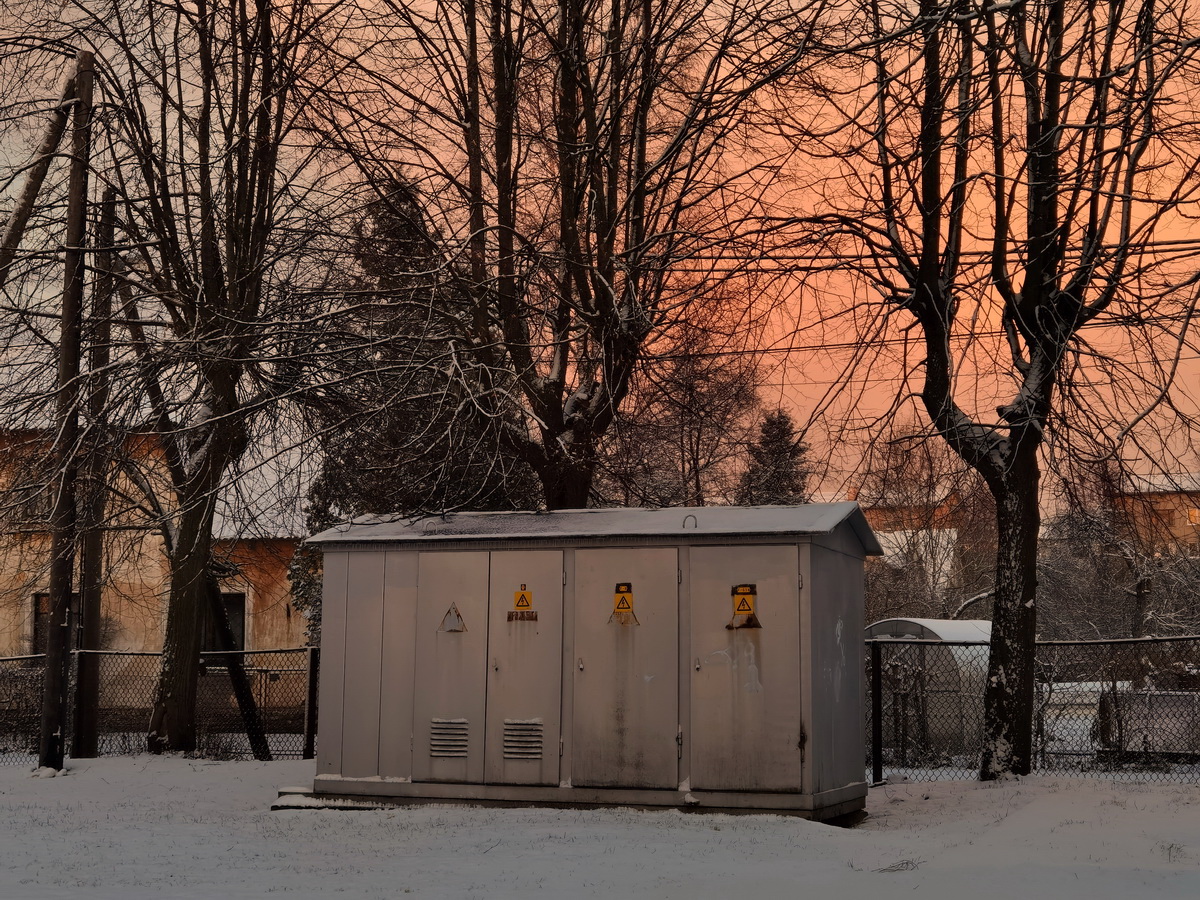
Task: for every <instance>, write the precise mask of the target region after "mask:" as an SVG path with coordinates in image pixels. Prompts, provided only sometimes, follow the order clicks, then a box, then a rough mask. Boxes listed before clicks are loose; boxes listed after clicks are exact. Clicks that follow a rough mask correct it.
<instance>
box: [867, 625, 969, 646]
mask: <svg viewBox="0 0 1200 900" xmlns="http://www.w3.org/2000/svg"><path fill="white" fill-rule="evenodd" d="M866 635H867V637H868V638H876V637H892V638H919V639H921V640H926V641H964V642H970V643H987V642H989V641H990V640H991V639H992V623H991V622H989V621H988V620H987V619H880V620H879V621H878V622H875V623H873V624H871V625H868V626H867V628H866Z"/></svg>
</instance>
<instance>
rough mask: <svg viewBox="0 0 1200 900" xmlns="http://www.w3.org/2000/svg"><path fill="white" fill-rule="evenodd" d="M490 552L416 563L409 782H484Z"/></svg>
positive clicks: (429, 556)
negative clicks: (413, 694) (411, 759)
mask: <svg viewBox="0 0 1200 900" xmlns="http://www.w3.org/2000/svg"><path fill="white" fill-rule="evenodd" d="M487 639H488V554H487V553H486V552H461V553H459V552H440V553H438V552H429V553H421V554H420V558H419V560H418V563H417V633H416V676H415V679H414V686H415V690H416V697H415V699H414V704H413V706H414V712H413V780H414V781H455V782H475V783H478V782H481V781H483V747H484V732H483V725H484V705H485V698H486V692H487V691H486V686H487V674H486V673H487Z"/></svg>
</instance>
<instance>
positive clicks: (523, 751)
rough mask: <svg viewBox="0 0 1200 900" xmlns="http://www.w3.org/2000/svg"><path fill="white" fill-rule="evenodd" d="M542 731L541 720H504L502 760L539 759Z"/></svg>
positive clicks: (540, 755)
mask: <svg viewBox="0 0 1200 900" xmlns="http://www.w3.org/2000/svg"><path fill="white" fill-rule="evenodd" d="M543 730H544V726H543V725H542V720H541V719H505V720H504V758H505V759H541V758H542V732H543Z"/></svg>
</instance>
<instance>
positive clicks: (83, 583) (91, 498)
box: [71, 188, 117, 759]
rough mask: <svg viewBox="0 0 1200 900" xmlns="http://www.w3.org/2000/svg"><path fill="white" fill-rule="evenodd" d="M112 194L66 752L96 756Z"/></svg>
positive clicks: (101, 259)
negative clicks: (72, 700) (72, 718)
mask: <svg viewBox="0 0 1200 900" xmlns="http://www.w3.org/2000/svg"><path fill="white" fill-rule="evenodd" d="M116 217H117V198H116V192H115V191H114V190H113V189H112V188H108V189H107V190H106V191H105V192H104V200H103V202H102V204H101V207H100V228H99V231H98V233H97V236H96V243H97V244H98V246H97V249H96V270H97V272H98V273H99V274H98V277H97V279H96V282H95V284H94V285H93V288H92V316H91V318H92V327H91V332H90V334H89V338H90V343H91V353H90V360H89V366H88V367H89V369H90V370H91V376H92V377H91V379H90V380H89V384H88V388H89V391H88V398H87V406H88V435H89V440H88V441H87V444H88V451H89V452H88V460H87V477H86V478H85V488H86V491H87V493H86V494H85V496H84V500H83V504H82V513H83V528H82V531H83V538H82V541H81V542H80V560H79V650H80V652H79V654H78V659H77V663H76V672H75V725H74V728H73V729H72V732H71V755H72V756H73V757H75V758H76V759H90V758H91V757H94V756H95V755H96V749H97V742H98V729H99V706H100V658H99V657H98V656H97V655H96V654H95V653H93V652H89V651H95V650H99V649H101V648H100V588H101V585H102V584H103V581H104V508H105V497H106V490H107V483H106V482H107V473H108V454H107V452H106V449H105V444H104V441H105V436H104V434H103V433H102V424H103V422H104V416H105V407H106V406H107V405H108V372H107V370H108V363H109V357H110V352H109V351H110V348H109V337H110V331H111V328H110V320H111V318H112V297H113V292H114V289H115V284H114V276H113V262H112V255H113V250H112V247H113V245H114V243H115V238H116Z"/></svg>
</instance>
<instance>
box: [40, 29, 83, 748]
mask: <svg viewBox="0 0 1200 900" xmlns="http://www.w3.org/2000/svg"><path fill="white" fill-rule="evenodd" d="M94 67H95V60H94V58H93V56H92V54H91V53H88V52H87V51H80V53H79V55H78V56H77V57H76V68H75V87H76V101H75V108H74V110H73V111H72V114H71V125H72V128H71V172H70V180H69V183H68V194H67V234H66V240H65V241H64V244H65V251H66V252H65V260H66V273H65V275H64V278H63V298H62V326H61V331H60V334H59V354H58V402H57V416H56V418H57V425H58V435H57V439H56V440H55V462H56V464H57V467H58V471H57V479H58V489H57V490H56V491H55V497H54V511H53V512H52V513H51V517H50V529H51V533H52V537H51V549H50V627H49V628H48V629H47V646H46V678H45V681H44V683H43V688H42V729H41V739H40V741H39V743H38V765H39V766H40V767H42V768H53V769H61V768H62V767H63V758H64V756H65V755H66V738H67V682H68V674H69V671H70V664H71V631H72V629H71V584H72V581H73V575H74V568H75V532H76V524H77V523H76V514H75V476H76V450H77V447H76V445H77V443H78V441H79V394H80V390H79V352H80V331H81V327H82V318H83V316H82V309H83V286H84V280H85V272H86V267H85V265H84V263H85V252H86V251H85V247H84V245H85V244H86V243H87V194H88V150H89V144H90V138H91V135H90V131H91V115H92V80H93V70H94Z"/></svg>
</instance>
